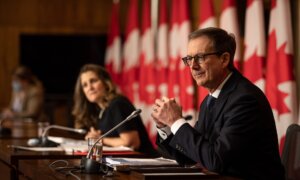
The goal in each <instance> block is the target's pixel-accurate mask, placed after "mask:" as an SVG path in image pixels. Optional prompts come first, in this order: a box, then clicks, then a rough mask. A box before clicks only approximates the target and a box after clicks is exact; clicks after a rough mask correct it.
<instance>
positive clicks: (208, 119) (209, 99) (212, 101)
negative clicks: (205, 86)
mask: <svg viewBox="0 0 300 180" xmlns="http://www.w3.org/2000/svg"><path fill="white" fill-rule="evenodd" d="M216 100H217V98H215V97H213V96H211V95H209V96H208V97H207V101H206V107H207V108H206V117H205V123H204V124H205V129H206V130H208V129H209V127H210V126H211V123H212V122H213V121H212V119H211V110H212V108H213V106H214V104H215V102H216Z"/></svg>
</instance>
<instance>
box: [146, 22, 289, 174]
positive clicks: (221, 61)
mask: <svg viewBox="0 0 300 180" xmlns="http://www.w3.org/2000/svg"><path fill="white" fill-rule="evenodd" d="M235 49H236V42H235V39H234V37H233V36H232V35H231V34H228V33H227V32H226V31H224V30H222V29H219V28H206V29H200V30H197V31H195V32H193V33H191V34H190V35H189V42H188V55H187V56H186V57H184V58H182V59H183V62H184V63H185V65H187V66H189V67H190V70H191V73H192V76H193V78H194V79H195V81H196V82H197V85H199V86H203V87H205V88H206V89H207V90H208V91H209V95H208V96H207V97H206V98H205V99H204V101H203V102H202V104H201V106H200V114H199V118H198V121H197V122H196V125H195V127H191V126H190V125H189V124H188V123H187V122H186V121H185V120H184V119H183V118H182V111H181V106H180V105H179V104H177V103H176V101H175V99H174V98H171V99H169V98H166V97H163V98H162V99H157V100H156V101H155V104H154V105H153V111H152V114H151V115H152V117H153V119H154V121H155V122H156V125H157V129H158V134H159V136H158V140H157V143H158V145H159V147H160V148H161V149H163V150H164V151H165V152H168V154H169V155H171V156H172V157H174V158H175V159H176V160H177V161H178V163H179V164H182V165H186V164H195V163H199V164H201V165H202V166H203V167H204V168H207V169H208V170H210V171H214V172H217V173H220V174H222V175H229V176H234V177H239V178H243V179H284V168H283V166H282V164H281V160H280V156H279V151H278V139H277V132H276V127H275V121H274V117H273V114H272V110H271V108H270V105H269V102H268V100H267V98H266V97H265V95H264V93H263V92H262V91H261V90H260V89H259V88H257V87H256V86H255V85H253V84H252V83H251V82H250V81H249V80H247V79H246V78H244V77H243V76H242V75H241V74H240V73H239V72H238V71H237V70H236V69H235V67H234V63H233V57H234V53H235Z"/></svg>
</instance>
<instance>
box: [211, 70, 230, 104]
mask: <svg viewBox="0 0 300 180" xmlns="http://www.w3.org/2000/svg"><path fill="white" fill-rule="evenodd" d="M231 75H232V72H230V73H229V74H228V75H227V77H226V78H225V79H224V81H223V82H222V83H221V84H220V85H219V86H218V88H217V89H216V90H215V91H214V92H213V93H209V94H210V95H212V96H213V97H214V98H218V97H219V95H220V93H221V90H222V88H223V86H224V84H225V83H226V82H227V81H228V79H229V78H230V76H231Z"/></svg>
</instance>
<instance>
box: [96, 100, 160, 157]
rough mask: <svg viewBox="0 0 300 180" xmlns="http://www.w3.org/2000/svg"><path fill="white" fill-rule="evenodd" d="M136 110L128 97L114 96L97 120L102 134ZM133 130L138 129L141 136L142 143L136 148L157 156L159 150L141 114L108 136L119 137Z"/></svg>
mask: <svg viewBox="0 0 300 180" xmlns="http://www.w3.org/2000/svg"><path fill="white" fill-rule="evenodd" d="M134 110H135V107H134V106H133V105H132V103H131V102H130V101H129V100H128V99H127V98H126V97H124V96H117V97H116V98H114V99H113V100H112V101H111V103H110V104H109V106H108V107H107V108H106V109H105V110H104V112H103V114H102V115H100V116H101V117H99V120H98V122H97V124H98V128H99V130H101V134H104V133H106V132H107V131H109V130H110V129H112V128H113V127H115V126H116V125H117V124H119V123H120V122H122V121H123V120H124V119H126V117H127V116H129V115H130V114H131V113H132V112H133V111H134ZM132 130H136V131H137V132H138V134H139V138H140V143H141V144H140V147H139V148H138V149H136V150H137V151H139V152H142V153H145V154H148V155H153V156H156V155H157V152H156V151H155V149H154V148H153V146H152V143H151V142H150V139H149V137H148V134H147V131H146V129H145V126H144V124H143V122H142V119H141V117H140V116H137V117H135V118H133V119H132V120H130V121H128V122H126V123H125V124H123V125H122V126H120V127H119V128H117V129H116V130H114V131H113V132H111V133H110V134H109V135H108V136H107V137H119V134H120V133H122V132H126V131H132Z"/></svg>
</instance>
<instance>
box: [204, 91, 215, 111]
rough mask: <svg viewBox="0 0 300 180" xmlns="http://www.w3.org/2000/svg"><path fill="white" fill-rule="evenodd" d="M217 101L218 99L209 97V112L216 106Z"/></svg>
mask: <svg viewBox="0 0 300 180" xmlns="http://www.w3.org/2000/svg"><path fill="white" fill-rule="evenodd" d="M216 99H217V98H215V97H213V96H212V95H209V96H208V98H207V101H206V107H207V109H208V110H209V111H211V108H212V107H213V106H214V105H215V102H216Z"/></svg>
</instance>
